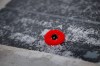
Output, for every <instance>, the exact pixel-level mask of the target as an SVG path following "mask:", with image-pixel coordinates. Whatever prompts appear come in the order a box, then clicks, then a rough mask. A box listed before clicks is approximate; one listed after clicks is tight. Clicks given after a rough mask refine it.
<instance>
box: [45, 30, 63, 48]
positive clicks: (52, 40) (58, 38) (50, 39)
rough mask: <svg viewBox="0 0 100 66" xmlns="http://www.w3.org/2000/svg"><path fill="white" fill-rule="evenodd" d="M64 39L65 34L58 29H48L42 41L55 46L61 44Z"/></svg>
mask: <svg viewBox="0 0 100 66" xmlns="http://www.w3.org/2000/svg"><path fill="white" fill-rule="evenodd" d="M64 40H65V35H64V33H63V32H62V31H60V30H57V29H55V30H50V31H48V32H47V33H46V34H45V36H44V41H45V43H46V44H47V45H50V46H56V45H59V44H62V43H63V42H64Z"/></svg>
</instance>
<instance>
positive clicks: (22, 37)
mask: <svg viewBox="0 0 100 66" xmlns="http://www.w3.org/2000/svg"><path fill="white" fill-rule="evenodd" d="M10 38H11V39H15V40H20V41H21V42H26V43H28V44H29V43H33V42H34V41H35V40H36V39H35V38H33V37H31V36H29V35H25V34H22V33H14V34H13V35H11V36H10Z"/></svg>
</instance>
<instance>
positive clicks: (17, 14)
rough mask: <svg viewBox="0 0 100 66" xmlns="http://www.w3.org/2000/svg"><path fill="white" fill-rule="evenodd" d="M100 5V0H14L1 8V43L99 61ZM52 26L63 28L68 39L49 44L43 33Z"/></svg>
mask: <svg viewBox="0 0 100 66" xmlns="http://www.w3.org/2000/svg"><path fill="white" fill-rule="evenodd" d="M99 4H100V1H99V0H12V1H11V2H10V3H8V4H7V6H6V7H5V8H4V9H2V10H0V43H1V44H6V45H11V46H16V47H21V48H27V49H32V50H38V51H44V52H48V53H54V54H58V55H61V56H73V57H77V58H81V59H83V60H86V61H91V62H99V61H100V22H99V21H100V5H99ZM50 29H60V30H62V31H63V32H64V33H65V35H66V36H67V37H68V40H67V41H65V42H64V43H63V44H62V45H61V46H55V47H49V46H47V45H46V44H45V43H44V40H43V34H42V33H45V31H46V30H50ZM89 55H90V56H89ZM92 56H93V57H92Z"/></svg>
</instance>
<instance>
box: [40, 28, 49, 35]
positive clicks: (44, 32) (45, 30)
mask: <svg viewBox="0 0 100 66" xmlns="http://www.w3.org/2000/svg"><path fill="white" fill-rule="evenodd" d="M48 31H49V29H44V30H43V31H42V33H41V34H40V35H41V36H44V35H45V34H46V33H47V32H48Z"/></svg>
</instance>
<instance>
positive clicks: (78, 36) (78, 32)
mask: <svg viewBox="0 0 100 66" xmlns="http://www.w3.org/2000/svg"><path fill="white" fill-rule="evenodd" d="M67 30H68V32H69V33H68V34H67V35H68V36H69V37H70V38H69V40H70V41H77V42H79V41H81V40H84V42H85V43H88V44H94V45H100V38H99V39H96V38H94V37H88V35H89V34H93V35H97V36H98V34H99V33H98V31H96V30H94V29H92V28H91V29H84V28H83V27H76V26H72V25H71V26H70V27H68V29H67Z"/></svg>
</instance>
